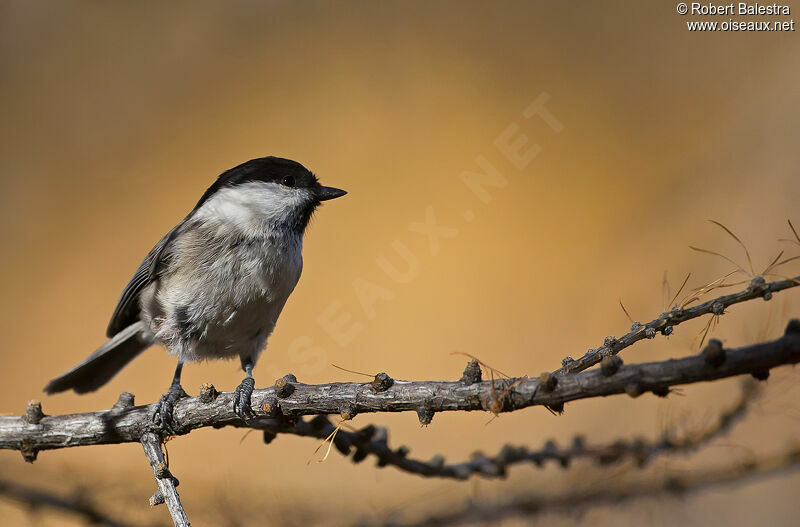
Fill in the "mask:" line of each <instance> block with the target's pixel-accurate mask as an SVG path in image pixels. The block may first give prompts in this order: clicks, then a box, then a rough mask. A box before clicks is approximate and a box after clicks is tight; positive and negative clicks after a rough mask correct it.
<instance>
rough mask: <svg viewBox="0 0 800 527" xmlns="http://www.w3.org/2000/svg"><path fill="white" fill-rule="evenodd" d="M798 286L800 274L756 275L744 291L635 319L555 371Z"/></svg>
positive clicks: (588, 363) (573, 369) (586, 364)
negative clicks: (647, 319) (626, 329)
mask: <svg viewBox="0 0 800 527" xmlns="http://www.w3.org/2000/svg"><path fill="white" fill-rule="evenodd" d="M798 285H800V276H795V277H794V278H789V279H786V280H780V281H775V282H766V281H765V280H764V278H763V277H761V276H756V277H755V278H753V279H752V280H751V281H750V285H748V286H747V288H746V289H745V290H743V291H739V292H738V293H732V294H729V295H723V296H720V297H718V298H715V299H713V300H709V301H707V302H705V303H703V304H699V305H696V306H694V307H690V308H686V309H679V308H678V307H677V306H676V307H675V308H673V309H672V310H671V311H667V312H666V313H661V315H660V316H659V317H658V318H656V319H655V320H652V321H650V322H648V323H647V324H640V323H637V322H634V324H633V326H632V327H631V330H630V331H629V332H628V333H626V334H625V335H624V336H622V337H620V338H618V339H617V338H614V337H606V339H605V341H604V342H603V345H602V346H600V347H599V348H597V349H590V350H589V351H587V352H586V354H584V356H583V357H581V358H579V359H577V360H575V359H572V358H570V357H567V358H565V359H564V360H563V361H562V367H561V368H560V369H558V370H556V371H555V372H554V373H577V372H580V371H583V370H585V369H587V368H590V367H592V366H594V365H595V364H597V363H599V362H600V361H601V360H603V357H605V356H607V355H616V354H617V353H619V352H620V351H622V350H624V349H625V348H627V347H629V346H632V345H633V344H635V343H637V342H639V341H640V340H642V339H645V338H654V337H655V336H656V333H661V334H663V335H669V334H671V333H672V328H673V327H674V326H677V325H678V324H680V323H682V322H686V321H687V320H692V319H694V318H697V317H701V316H703V315H708V314H714V315H721V314H722V313H724V311H725V309H727V308H728V307H730V306H732V305H734V304H739V303H741V302H746V301H748V300H752V299H754V298H763V299H764V300H769V299H770V298H772V294H773V293H777V292H778V291H783V290H784V289H789V288H791V287H796V286H798Z"/></svg>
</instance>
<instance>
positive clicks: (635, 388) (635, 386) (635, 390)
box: [625, 382, 644, 398]
mask: <svg viewBox="0 0 800 527" xmlns="http://www.w3.org/2000/svg"><path fill="white" fill-rule="evenodd" d="M625 393H627V394H628V395H629V396H631V397H633V398H636V397H639V396H640V395H642V394H643V393H644V388H642V385H641V384H639V383H638V382H632V383H630V384H629V385H627V386H626V387H625Z"/></svg>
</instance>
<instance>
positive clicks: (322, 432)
mask: <svg viewBox="0 0 800 527" xmlns="http://www.w3.org/2000/svg"><path fill="white" fill-rule="evenodd" d="M758 392H759V389H758V384H757V383H756V382H755V381H754V380H752V379H749V380H747V381H746V382H745V383H743V387H742V393H741V395H740V397H739V400H738V401H737V402H736V404H735V405H733V406H732V407H731V408H729V409H728V410H726V411H724V412H722V413H721V414H720V415H719V417H718V419H717V420H716V421H715V422H714V423H712V424H711V425H709V426H707V427H706V428H704V429H702V430H700V431H698V432H695V433H692V434H685V435H684V436H683V437H675V436H674V434H673V433H672V432H671V431H669V430H668V431H665V432H664V433H663V434H662V435H661V437H659V438H658V439H657V440H655V441H647V440H644V439H637V440H634V441H624V440H619V441H615V442H613V443H610V444H606V445H588V444H586V442H585V440H584V439H583V438H582V437H580V436H577V437H575V439H574V440H573V442H572V444H571V445H570V446H568V447H559V446H558V445H556V444H555V443H554V442H552V441H548V442H547V443H546V444H545V445H544V447H542V448H540V449H538V450H530V449H528V448H527V447H524V446H514V445H505V446H504V447H503V448H502V449H501V450H500V451H499V452H498V453H497V454H496V455H494V456H485V455H483V454H481V453H479V452H476V453H475V454H474V455H473V457H472V459H470V460H469V461H465V462H461V463H449V464H448V463H445V459H444V457H443V456H440V455H437V456H434V457H433V458H432V459H430V460H428V461H424V460H419V459H413V458H410V457H409V455H408V454H409V452H410V451H409V449H408V448H407V447H405V446H400V447H398V448H395V449H393V448H391V447H390V446H389V443H388V430H387V429H386V428H382V427H376V426H373V425H368V426H366V427H364V428H361V429H360V430H355V431H347V430H341V429H339V431H338V433H337V434H336V436H335V437H334V439H333V440H332V441H331V443H332V444H333V446H335V447H336V449H337V450H338V451H339V452H340V453H341V454H343V455H345V456H349V455H350V454H352V460H353V462H354V463H359V462H361V461H362V460H365V459H366V458H367V457H370V456H372V457H374V458H376V460H377V464H378V466H379V467H384V466H393V467H396V468H398V469H399V470H402V471H403V472H408V473H411V474H416V475H420V476H425V477H437V478H450V479H459V480H464V479H467V478H469V477H470V476H472V475H476V476H480V477H484V478H502V477H504V476H505V475H506V472H507V469H508V468H510V467H511V466H513V465H517V464H522V463H532V464H534V465H535V466H537V467H541V466H543V465H544V464H545V463H546V462H548V461H552V462H555V463H558V464H559V465H560V466H561V467H563V468H567V467H568V466H569V465H570V464H571V463H572V462H573V461H576V460H579V459H587V460H591V461H594V462H596V463H598V464H600V465H609V464H612V463H619V462H622V461H624V460H626V459H631V460H633V461H635V463H636V464H637V465H638V466H640V467H641V466H644V465H645V464H647V463H648V462H649V461H651V460H652V459H653V458H655V457H656V456H659V455H662V454H669V453H676V452H690V451H693V450H695V449H697V448H699V447H700V446H702V445H704V444H706V443H708V442H709V441H712V440H713V439H715V438H717V437H720V436H721V435H723V434H725V433H726V432H727V431H728V430H730V428H731V427H732V426H733V425H734V424H735V423H736V422H737V421H739V420H740V419H741V418H742V417H743V416H744V415H745V413H746V412H747V409H748V408H749V406H750V404H751V403H752V402H753V400H754V398H755V396H756V394H757V393H758ZM243 426H247V427H253V428H260V429H263V430H264V441H265V442H266V443H271V442H272V441H273V440H274V439H275V438H276V437H277V435H278V434H291V435H297V436H301V437H315V438H317V439H327V438H329V437H330V436H331V435H332V434H333V433H334V432H335V431H336V429H337V427H335V426H334V425H333V423H331V422H330V420H329V419H328V417H327V416H317V417H314V418H313V419H311V420H301V421H298V422H296V423H292V422H286V421H283V420H274V419H273V420H269V419H265V420H261V421H259V422H257V423H250V424H249V425H243Z"/></svg>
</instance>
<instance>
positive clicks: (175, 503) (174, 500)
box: [141, 432, 189, 527]
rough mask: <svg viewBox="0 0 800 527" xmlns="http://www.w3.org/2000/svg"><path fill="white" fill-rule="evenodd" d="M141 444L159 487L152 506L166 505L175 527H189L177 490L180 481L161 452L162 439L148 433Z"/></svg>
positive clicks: (151, 503) (144, 435) (152, 498)
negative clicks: (171, 471)
mask: <svg viewBox="0 0 800 527" xmlns="http://www.w3.org/2000/svg"><path fill="white" fill-rule="evenodd" d="M141 443H142V448H144V454H145V455H146V456H147V459H148V461H150V467H151V468H152V469H153V475H154V476H155V478H156V485H157V487H158V488H157V489H156V492H155V493H154V494H153V496H152V497H151V498H150V505H151V506H154V505H160V504H161V503H166V505H167V509H168V510H169V514H170V516H172V521H173V523H174V524H175V527H189V518H187V517H186V512H185V511H184V510H183V505H181V498H180V496H178V490H177V489H176V487H177V486H178V480H177V479H176V478H175V477H174V476H173V475H172V474H171V473H170V471H169V468H168V467H167V462H166V460H165V459H164V453H163V452H162V451H161V438H160V437H159V436H157V435H156V434H154V433H152V432H147V433H145V434H143V435H142V439H141Z"/></svg>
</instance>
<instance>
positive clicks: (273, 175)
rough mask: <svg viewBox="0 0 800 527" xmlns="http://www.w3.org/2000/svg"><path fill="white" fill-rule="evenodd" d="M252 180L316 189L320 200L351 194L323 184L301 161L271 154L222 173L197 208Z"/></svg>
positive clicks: (316, 194) (315, 191)
mask: <svg viewBox="0 0 800 527" xmlns="http://www.w3.org/2000/svg"><path fill="white" fill-rule="evenodd" d="M251 181H267V182H274V183H278V184H281V185H286V186H290V187H297V188H308V189H312V190H313V191H314V194H315V196H316V197H317V200H318V201H325V200H329V199H333V198H338V197H340V196H344V195H345V194H347V192H345V191H344V190H340V189H337V188H333V187H323V186H322V185H320V184H319V180H318V179H317V176H315V175H314V174H313V173H311V171H310V170H308V169H307V168H306V167H304V166H303V165H301V164H300V163H298V162H297V161H292V160H291V159H284V158H282V157H274V156H269V157H259V158H256V159H251V160H250V161H245V162H244V163H242V164H241V165H238V166H235V167H233V168H231V169H229V170H226V171H225V172H223V173H222V174H220V176H219V177H218V178H217V180H216V181H215V182H214V184H213V185H211V186H210V187H209V188H208V190H206V192H205V193H204V194H203V196H202V197H201V198H200V201H198V202H197V205H196V206H195V209H197V208H199V207H200V206H201V205H202V204H203V203H205V202H206V201H207V200H208V199H209V198H210V197H211V196H213V195H214V194H216V193H217V192H218V191H219V190H221V189H223V188H229V187H235V186H237V185H241V184H243V183H248V182H251Z"/></svg>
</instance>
